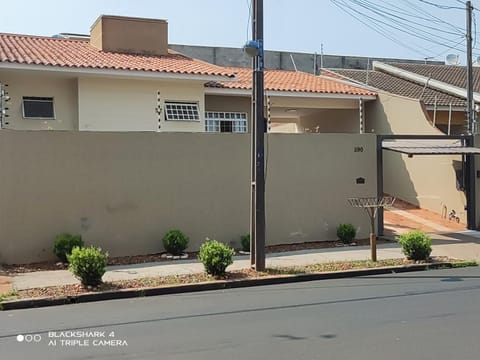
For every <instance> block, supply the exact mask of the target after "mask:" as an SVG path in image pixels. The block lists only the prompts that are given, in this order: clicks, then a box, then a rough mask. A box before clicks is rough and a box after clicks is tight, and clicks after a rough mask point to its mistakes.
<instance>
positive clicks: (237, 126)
mask: <svg viewBox="0 0 480 360" xmlns="http://www.w3.org/2000/svg"><path fill="white" fill-rule="evenodd" d="M205 131H206V132H230V133H246V132H247V113H241V112H212V111H208V112H206V113H205Z"/></svg>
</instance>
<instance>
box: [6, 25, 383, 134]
mask: <svg viewBox="0 0 480 360" xmlns="http://www.w3.org/2000/svg"><path fill="white" fill-rule="evenodd" d="M237 77H238V81H237ZM251 77H252V75H251V69H246V68H224V67H219V66H216V65H213V64H209V63H206V62H203V61H201V60H197V59H194V58H191V57H188V56H185V55H182V54H180V53H177V52H175V51H172V50H169V49H168V24H167V22H166V21H164V20H154V19H141V18H131V17H119V16H101V17H99V18H98V19H97V21H96V22H95V23H94V24H93V26H92V28H91V32H90V36H78V35H73V36H72V35H70V36H67V38H61V37H60V38H59V37H53V38H49V37H39V36H30V35H15V34H0V83H2V84H4V85H8V92H9V96H10V101H9V103H8V106H7V105H5V106H4V107H8V111H7V113H8V115H9V117H8V118H6V119H2V120H4V121H3V127H4V128H9V129H15V130H81V131H169V132H171V131H173V132H204V131H211V132H247V131H248V128H249V126H248V120H249V118H250V112H251V110H250V109H251V101H250V96H251ZM265 77H266V81H265V83H266V88H267V95H268V96H269V101H267V102H266V116H267V117H268V118H269V120H270V121H271V124H270V125H271V129H272V130H274V131H287V132H304V131H317V132H318V131H321V132H357V133H358V132H360V123H359V121H360V110H362V106H361V105H360V102H361V101H371V100H374V99H375V98H376V94H375V92H373V91H371V90H366V89H363V88H362V87H360V86H355V85H351V84H345V83H342V82H339V81H337V80H335V79H322V78H319V77H316V76H314V75H310V74H306V73H301V72H291V71H266V74H265ZM229 82H232V84H229ZM233 83H234V84H233ZM206 85H207V86H206ZM2 110H6V109H5V108H3V109H2Z"/></svg>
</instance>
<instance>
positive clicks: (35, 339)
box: [17, 334, 42, 343]
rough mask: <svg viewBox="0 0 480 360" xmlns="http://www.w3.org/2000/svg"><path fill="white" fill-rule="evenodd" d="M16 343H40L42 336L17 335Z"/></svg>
mask: <svg viewBox="0 0 480 360" xmlns="http://www.w3.org/2000/svg"><path fill="white" fill-rule="evenodd" d="M17 341H18V342H26V343H39V342H40V341H42V336H41V335H40V334H27V335H22V334H19V335H17Z"/></svg>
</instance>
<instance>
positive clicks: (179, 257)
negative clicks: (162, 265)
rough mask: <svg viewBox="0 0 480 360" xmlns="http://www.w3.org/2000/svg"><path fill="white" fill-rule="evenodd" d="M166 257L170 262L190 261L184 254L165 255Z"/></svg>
mask: <svg viewBox="0 0 480 360" xmlns="http://www.w3.org/2000/svg"><path fill="white" fill-rule="evenodd" d="M165 255H166V258H167V259H170V260H180V259H188V254H182V255H172V254H165ZM162 256H163V255H162Z"/></svg>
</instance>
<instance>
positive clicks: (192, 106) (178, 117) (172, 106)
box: [165, 101, 201, 122]
mask: <svg viewBox="0 0 480 360" xmlns="http://www.w3.org/2000/svg"><path fill="white" fill-rule="evenodd" d="M179 111H181V112H182V113H179ZM174 112H176V114H174ZM165 121H188V122H192V121H193V122H199V121H201V118H200V105H199V104H198V102H190V101H189V102H187V101H165Z"/></svg>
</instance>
